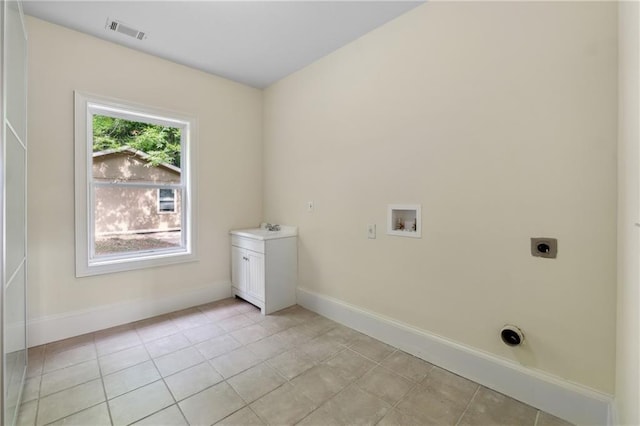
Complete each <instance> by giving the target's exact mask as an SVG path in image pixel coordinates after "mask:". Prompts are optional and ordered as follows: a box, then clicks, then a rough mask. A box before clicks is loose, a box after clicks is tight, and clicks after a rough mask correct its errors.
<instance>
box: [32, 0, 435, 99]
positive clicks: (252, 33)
mask: <svg viewBox="0 0 640 426" xmlns="http://www.w3.org/2000/svg"><path fill="white" fill-rule="evenodd" d="M422 3H423V1H422V0H421V1H415V0H414V1H300V0H296V1H56V0H47V1H30V0H27V1H25V2H24V4H23V6H24V11H25V13H26V14H28V15H32V16H35V17H37V18H40V19H44V20H46V21H50V22H53V23H56V24H59V25H62V26H65V27H68V28H72V29H75V30H77V31H81V32H83V33H87V34H91V35H94V36H96V37H99V38H102V39H105V40H108V41H111V42H114V43H118V44H121V45H124V46H128V47H130V48H133V49H137V50H140V51H143V52H147V53H150V54H153V55H156V56H160V57H162V58H166V59H169V60H172V61H174V62H178V63H181V64H184V65H188V66H190V67H193V68H198V69H201V70H203V71H206V72H209V73H212V74H216V75H219V76H222V77H226V78H229V79H231V80H235V81H238V82H241V83H244V84H248V85H250V86H253V87H258V88H264V87H267V86H269V85H270V84H272V83H274V82H276V81H278V80H280V79H281V78H283V77H285V76H287V75H289V74H291V73H292V72H294V71H296V70H299V69H301V68H303V67H305V66H306V65H308V64H310V63H312V62H314V61H315V60H317V59H319V58H321V57H323V56H325V55H327V54H328V53H330V52H332V51H334V50H336V49H338V48H340V47H341V46H344V45H345V44H347V43H349V42H351V41H353V40H355V39H357V38H358V37H360V36H362V35H363V34H365V33H367V32H369V31H371V30H373V29H374V28H377V27H379V26H380V25H382V24H384V23H386V22H388V21H390V20H392V19H394V18H396V17H397V16H399V15H401V14H403V13H405V12H407V11H408V10H410V9H412V8H414V7H416V6H418V5H420V4H422ZM108 18H109V19H112V20H118V21H120V22H123V23H124V24H126V25H128V26H131V27H133V28H136V29H138V30H140V31H144V32H145V33H146V35H147V38H146V39H145V40H142V41H140V40H137V39H135V38H132V37H128V36H126V35H124V34H120V33H117V32H114V31H110V30H107V29H105V25H106V22H107V19H108Z"/></svg>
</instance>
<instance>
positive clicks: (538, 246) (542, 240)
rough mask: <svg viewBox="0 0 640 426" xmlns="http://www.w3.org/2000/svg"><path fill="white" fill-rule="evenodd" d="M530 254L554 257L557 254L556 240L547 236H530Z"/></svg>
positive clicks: (548, 257)
mask: <svg viewBox="0 0 640 426" xmlns="http://www.w3.org/2000/svg"><path fill="white" fill-rule="evenodd" d="M531 255H532V256H535V257H544V258H547V259H555V258H556V257H557V256H558V240H557V239H556V238H547V237H533V238H531Z"/></svg>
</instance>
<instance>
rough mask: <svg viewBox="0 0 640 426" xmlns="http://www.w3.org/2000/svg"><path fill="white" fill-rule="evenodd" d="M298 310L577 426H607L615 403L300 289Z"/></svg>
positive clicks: (507, 361)
mask: <svg viewBox="0 0 640 426" xmlns="http://www.w3.org/2000/svg"><path fill="white" fill-rule="evenodd" d="M297 296H298V304H299V305H301V306H303V307H305V308H307V309H309V310H311V311H314V312H316V313H318V314H320V315H323V316H325V317H327V318H330V319H332V320H334V321H336V322H339V323H341V324H344V325H346V326H348V327H350V328H353V329H355V330H358V331H360V332H362V333H365V334H367V335H369V336H371V337H374V338H376V339H378V340H381V341H383V342H385V343H387V344H390V345H392V346H395V347H397V348H399V349H401V350H403V351H405V352H407V353H410V354H412V355H414V356H416V357H418V358H421V359H424V360H425V361H428V362H430V363H432V364H435V365H437V366H439V367H442V368H444V369H446V370H449V371H452V372H454V373H456V374H458V375H460V376H463V377H466V378H468V379H470V380H473V381H474V382H476V383H479V384H481V385H483V386H486V387H488V388H491V389H494V390H496V391H498V392H500V393H503V394H505V395H508V396H510V397H512V398H514V399H517V400H519V401H522V402H524V403H526V404H529V405H531V406H533V407H536V408H538V409H540V410H543V411H546V412H548V413H550V414H553V415H555V416H557V417H560V418H562V419H565V420H567V421H569V422H571V423H574V424H577V425H607V424H610V423H609V422H610V421H612V420H613V419H614V418H615V413H613V412H612V410H613V408H614V407H613V404H612V401H613V398H612V396H610V395H607V394H604V393H601V392H598V391H596V390H593V389H591V388H588V387H585V386H581V385H578V384H575V383H571V382H568V381H566V380H563V379H561V378H559V377H556V376H553V375H551V374H548V373H545V372H542V371H539V370H534V369H530V368H526V367H523V366H522V365H519V364H516V363H514V362H512V361H510V360H507V359H503V358H500V357H498V356H495V355H492V354H489V353H486V352H482V351H480V350H477V349H474V348H471V347H469V346H465V345H462V344H460V343H456V342H454V341H451V340H448V339H445V338H443V337H440V336H437V335H434V334H431V333H428V332H426V331H423V330H419V329H416V328H414V327H411V326H409V325H407V324H404V323H401V322H398V321H395V320H393V319H391V318H387V317H384V316H382V315H378V314H376V313H374V312H370V311H367V310H364V309H361V308H358V307H357V306H353V305H350V304H348V303H345V302H343V301H340V300H337V299H333V298H331V297H327V296H323V295H320V294H317V293H314V292H312V291H309V290H305V289H302V288H298V291H297Z"/></svg>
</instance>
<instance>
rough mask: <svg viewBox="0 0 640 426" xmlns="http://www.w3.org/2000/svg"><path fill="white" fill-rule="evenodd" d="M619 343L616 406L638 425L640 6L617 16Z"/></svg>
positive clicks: (627, 5) (626, 5) (625, 420)
mask: <svg viewBox="0 0 640 426" xmlns="http://www.w3.org/2000/svg"><path fill="white" fill-rule="evenodd" d="M618 16H619V19H620V21H619V50H618V51H619V56H620V57H619V66H620V70H619V86H618V87H619V108H618V113H619V133H618V136H619V140H618V322H617V324H618V330H617V331H618V342H617V351H616V355H617V356H616V405H617V409H618V420H619V422H620V424H624V425H638V424H640V411H639V410H640V293H639V291H640V290H639V289H638V285H639V283H640V242H639V240H638V232H640V230H639V229H638V228H637V227H636V226H635V223H636V222H640V216H639V215H640V200H639V197H640V173H639V169H638V161H639V160H640V149H639V148H640V147H639V144H640V122H639V119H640V86H639V85H638V78H639V76H640V45H639V43H640V41H639V38H640V6H639V4H638V2H621V3H620V10H619V14H618Z"/></svg>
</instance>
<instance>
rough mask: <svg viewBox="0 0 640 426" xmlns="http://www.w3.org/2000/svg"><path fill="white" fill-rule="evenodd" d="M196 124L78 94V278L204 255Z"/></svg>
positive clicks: (157, 111)
mask: <svg viewBox="0 0 640 426" xmlns="http://www.w3.org/2000/svg"><path fill="white" fill-rule="evenodd" d="M195 138H196V122H195V119H194V118H192V117H188V116H186V115H184V114H179V113H174V112H171V111H165V110H161V109H158V108H154V107H148V106H144V105H138V104H134V103H131V102H127V101H121V100H116V99H111V98H107V97H102V96H96V95H89V94H85V93H80V92H76V93H75V213H76V215H75V221H76V223H75V224H76V235H75V237H76V276H78V277H84V276H90V275H98V274H105V273H111V272H120V271H127V270H133V269H141V268H148V267H154V266H160V265H166V264H171V263H178V262H188V261H194V260H196V259H197V257H196V252H195V248H196V241H195V240H196V232H195V229H196V211H195V205H196V204H195V194H196V188H195V180H194V179H193V176H195V158H197V156H196V153H195V148H196V144H195Z"/></svg>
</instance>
